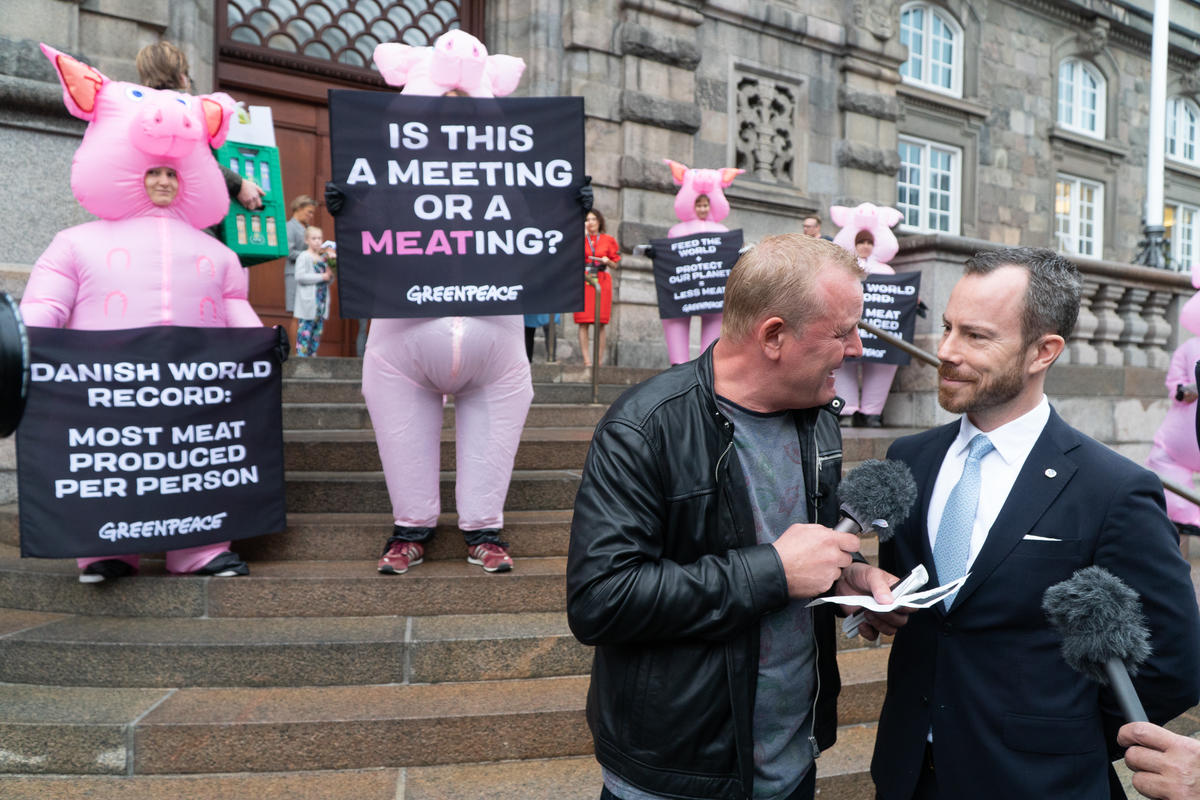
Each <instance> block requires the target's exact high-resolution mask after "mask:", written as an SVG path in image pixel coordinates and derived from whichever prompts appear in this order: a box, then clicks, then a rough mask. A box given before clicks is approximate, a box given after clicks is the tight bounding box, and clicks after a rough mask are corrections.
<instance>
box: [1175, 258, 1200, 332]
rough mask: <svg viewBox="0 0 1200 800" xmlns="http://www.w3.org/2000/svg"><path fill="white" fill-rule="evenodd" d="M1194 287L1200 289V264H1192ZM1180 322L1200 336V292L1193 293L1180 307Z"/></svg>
mask: <svg viewBox="0 0 1200 800" xmlns="http://www.w3.org/2000/svg"><path fill="white" fill-rule="evenodd" d="M1192 287H1193V288H1195V289H1200V264H1193V265H1192ZM1179 324H1181V325H1183V327H1185V328H1187V329H1188V330H1189V331H1191V332H1192V333H1194V334H1196V335H1197V336H1200V292H1197V293H1196V294H1194V295H1192V297H1191V299H1189V300H1188V301H1187V302H1185V303H1184V304H1183V307H1182V308H1180V309H1179Z"/></svg>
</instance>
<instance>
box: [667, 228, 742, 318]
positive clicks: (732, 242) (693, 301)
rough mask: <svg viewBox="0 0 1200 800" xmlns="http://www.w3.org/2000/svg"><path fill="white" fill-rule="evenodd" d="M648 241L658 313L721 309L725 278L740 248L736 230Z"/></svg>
mask: <svg viewBox="0 0 1200 800" xmlns="http://www.w3.org/2000/svg"><path fill="white" fill-rule="evenodd" d="M650 244H651V246H653V247H654V286H655V288H656V289H658V316H659V317H661V318H662V319H672V318H675V317H690V316H692V315H694V314H719V313H721V309H722V308H724V306H725V279H726V278H728V277H729V270H731V269H733V265H734V264H735V263H737V260H738V254H739V252H740V251H741V249H742V232H741V231H740V230H736V231H709V232H705V233H696V234H692V235H690V236H677V237H675V238H674V239H652V240H651V241H650Z"/></svg>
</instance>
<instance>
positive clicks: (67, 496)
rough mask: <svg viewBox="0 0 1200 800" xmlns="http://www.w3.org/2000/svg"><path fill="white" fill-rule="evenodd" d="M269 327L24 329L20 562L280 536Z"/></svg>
mask: <svg viewBox="0 0 1200 800" xmlns="http://www.w3.org/2000/svg"><path fill="white" fill-rule="evenodd" d="M278 341H279V339H278V334H277V332H276V331H275V330H274V329H272V328H184V327H172V326H156V327H152V328H135V329H129V330H117V331H72V330H59V329H56V328H30V329H29V343H30V355H31V362H32V363H31V369H30V377H31V380H30V384H29V399H28V404H27V406H26V410H25V416H24V418H23V419H22V420H21V425H20V427H18V428H17V482H18V495H19V510H20V526H21V555H23V556H32V557H39V558H67V557H86V556H105V555H119V554H123V553H156V552H162V551H163V550H178V549H181V548H184V547H195V546H198V545H203V544H211V543H213V542H221V541H226V540H229V539H241V538H244V537H247V536H257V535H260V534H264V533H273V532H275V531H281V530H283V529H284V527H285V516H284V487H283V426H282V411H281V405H280V401H281V392H282V385H283V382H282V378H281V375H280V366H281V365H280V357H279V354H278V348H277V344H278Z"/></svg>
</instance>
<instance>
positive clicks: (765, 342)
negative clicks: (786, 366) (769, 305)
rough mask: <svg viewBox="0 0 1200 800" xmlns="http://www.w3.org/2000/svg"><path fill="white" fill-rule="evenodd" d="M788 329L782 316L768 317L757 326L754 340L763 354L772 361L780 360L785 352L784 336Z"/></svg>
mask: <svg viewBox="0 0 1200 800" xmlns="http://www.w3.org/2000/svg"><path fill="white" fill-rule="evenodd" d="M786 331H787V323H786V322H784V321H783V319H782V318H781V317H767V318H766V319H764V320H762V321H760V322H759V323H758V325H757V326H755V328H754V341H755V343H757V344H758V347H759V349H760V350H762V352H763V355H765V356H766V357H767V358H769V359H770V360H772V361H778V360H779V358H780V356H781V355H782V353H783V336H784V333H785V332H786Z"/></svg>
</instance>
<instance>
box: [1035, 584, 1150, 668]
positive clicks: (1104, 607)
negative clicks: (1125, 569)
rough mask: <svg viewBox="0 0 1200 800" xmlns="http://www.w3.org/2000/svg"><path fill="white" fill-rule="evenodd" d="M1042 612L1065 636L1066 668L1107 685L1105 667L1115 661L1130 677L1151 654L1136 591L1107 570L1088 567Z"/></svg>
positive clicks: (1050, 595) (1049, 593)
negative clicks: (1111, 660) (1118, 662)
mask: <svg viewBox="0 0 1200 800" xmlns="http://www.w3.org/2000/svg"><path fill="white" fill-rule="evenodd" d="M1042 610H1044V611H1045V612H1046V617H1047V618H1048V619H1049V620H1050V624H1051V625H1052V626H1054V628H1055V629H1056V630H1057V631H1058V633H1059V635H1061V636H1062V640H1063V643H1062V655H1063V660H1064V661H1066V662H1067V665H1068V666H1069V667H1071V669H1074V670H1076V671H1078V672H1082V673H1084V674H1086V675H1089V676H1090V677H1091V678H1092V679H1093V680H1095V681H1098V682H1099V683H1102V684H1107V683H1108V676H1107V674H1106V673H1105V671H1104V664H1105V662H1107V661H1108V660H1109V659H1112V658H1116V659H1118V660H1120V661H1121V662H1123V663H1124V664H1125V668H1126V669H1127V670H1128V671H1129V674H1131V675H1136V674H1137V671H1138V667H1139V666H1140V665H1141V663H1142V662H1143V661H1145V660H1146V658H1147V657H1148V656H1149V655H1150V631H1149V629H1148V628H1147V627H1146V618H1145V616H1144V615H1143V614H1142V603H1141V601H1140V600H1139V599H1138V595H1137V592H1135V591H1133V589H1130V588H1129V587H1128V586H1126V585H1125V583H1124V582H1122V581H1121V579H1120V578H1118V577H1117V576H1116V575H1113V574H1112V573H1111V572H1109V571H1108V570H1106V569H1104V568H1103V567H1095V566H1092V567H1085V568H1083V569H1081V570H1079V571H1078V572H1076V573H1075V574H1074V575H1072V576H1071V577H1070V578H1068V579H1067V580H1065V581H1062V582H1061V583H1056V584H1054V585H1053V586H1051V587H1050V588H1049V589H1047V590H1046V593H1045V594H1044V595H1042Z"/></svg>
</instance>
